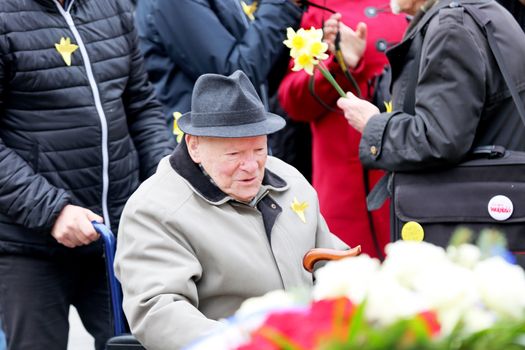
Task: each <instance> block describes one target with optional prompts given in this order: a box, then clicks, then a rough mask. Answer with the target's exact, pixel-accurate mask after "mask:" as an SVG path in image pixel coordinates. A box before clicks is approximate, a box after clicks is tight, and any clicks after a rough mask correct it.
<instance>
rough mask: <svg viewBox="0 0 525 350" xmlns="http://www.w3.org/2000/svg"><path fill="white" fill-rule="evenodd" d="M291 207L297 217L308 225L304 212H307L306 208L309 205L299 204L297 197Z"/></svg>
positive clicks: (305, 203)
mask: <svg viewBox="0 0 525 350" xmlns="http://www.w3.org/2000/svg"><path fill="white" fill-rule="evenodd" d="M291 207H292V210H293V211H294V212H295V213H296V214H297V216H299V218H300V219H301V221H302V222H304V223H305V224H306V218H305V216H304V211H305V210H306V208H308V203H307V202H299V201H298V200H297V197H294V199H293V202H292V205H291Z"/></svg>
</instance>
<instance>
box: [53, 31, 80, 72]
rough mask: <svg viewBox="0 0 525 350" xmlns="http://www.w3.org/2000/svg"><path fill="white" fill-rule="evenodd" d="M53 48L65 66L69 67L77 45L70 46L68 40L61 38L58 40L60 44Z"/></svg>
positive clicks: (69, 40)
mask: <svg viewBox="0 0 525 350" xmlns="http://www.w3.org/2000/svg"><path fill="white" fill-rule="evenodd" d="M55 48H56V49H57V51H58V53H59V54H60V56H62V59H63V60H64V62H65V63H66V65H67V66H71V55H72V54H73V52H75V51H76V50H77V49H78V45H75V44H71V39H70V38H64V37H62V38H60V43H59V44H55Z"/></svg>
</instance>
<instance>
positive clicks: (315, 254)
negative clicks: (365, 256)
mask: <svg viewBox="0 0 525 350" xmlns="http://www.w3.org/2000/svg"><path fill="white" fill-rule="evenodd" d="M359 254H361V246H360V245H358V246H355V247H354V248H352V249H350V250H336V249H328V248H314V249H310V250H309V251H308V252H307V253H306V254H305V255H304V258H303V267H304V268H305V269H306V271H308V272H312V271H313V269H314V265H315V263H316V262H318V261H322V260H329V261H330V260H340V259H344V258H348V257H351V256H357V255H359Z"/></svg>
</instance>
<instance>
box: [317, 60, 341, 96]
mask: <svg viewBox="0 0 525 350" xmlns="http://www.w3.org/2000/svg"><path fill="white" fill-rule="evenodd" d="M316 67H317V69H319V71H320V72H321V74H322V75H323V76H324V77H325V78H326V80H328V82H329V83H330V84H332V86H333V87H334V88H335V89H336V90H337V92H338V93H339V96H341V97H346V94H345V92H344V91H343V89H341V87H340V86H339V84H337V81H335V79H334V77H333V76H332V74H330V72H329V71H328V69H327V68H326V67H325V65H324V64H323V63H322V62H319V64H318V65H316Z"/></svg>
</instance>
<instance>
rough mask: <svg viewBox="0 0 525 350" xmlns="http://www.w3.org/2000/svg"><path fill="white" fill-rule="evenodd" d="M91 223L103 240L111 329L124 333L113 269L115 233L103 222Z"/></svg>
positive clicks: (120, 291) (120, 304)
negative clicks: (111, 314)
mask: <svg viewBox="0 0 525 350" xmlns="http://www.w3.org/2000/svg"><path fill="white" fill-rule="evenodd" d="M92 224H93V227H94V228H95V230H96V231H97V233H99V234H100V237H101V238H102V241H103V242H104V255H105V259H104V260H105V262H106V273H107V277H108V284H109V292H110V295H111V308H112V311H113V330H114V335H115V336H118V335H121V334H124V333H126V327H125V324H124V322H125V321H124V314H123V313H122V289H121V287H120V283H119V282H118V281H117V279H116V278H115V272H114V271H113V262H114V259H115V250H116V240H115V235H114V234H113V232H111V230H110V229H109V228H108V227H107V226H106V225H104V224H101V223H99V222H96V221H92Z"/></svg>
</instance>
